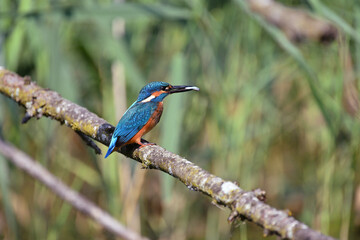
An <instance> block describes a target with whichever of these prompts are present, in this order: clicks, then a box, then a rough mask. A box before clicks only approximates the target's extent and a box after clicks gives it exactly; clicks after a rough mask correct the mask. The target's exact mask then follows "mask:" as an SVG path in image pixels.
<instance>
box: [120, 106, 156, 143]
mask: <svg viewBox="0 0 360 240" xmlns="http://www.w3.org/2000/svg"><path fill="white" fill-rule="evenodd" d="M162 111H163V103H162V102H159V105H158V107H157V109H156V110H155V112H154V113H153V115H151V117H150V119H149V121H148V122H147V123H146V124H145V125H144V127H142V128H141V129H140V131H139V132H138V133H137V134H135V136H133V137H132V138H131V139H130V140H129V141H128V142H127V143H126V144H130V143H137V144H139V145H144V144H142V143H141V137H142V136H143V135H145V134H146V133H148V132H149V131H150V130H151V129H153V127H155V126H156V124H158V122H159V121H160V117H161V114H162Z"/></svg>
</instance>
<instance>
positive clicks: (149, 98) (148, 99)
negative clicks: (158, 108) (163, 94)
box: [141, 95, 155, 103]
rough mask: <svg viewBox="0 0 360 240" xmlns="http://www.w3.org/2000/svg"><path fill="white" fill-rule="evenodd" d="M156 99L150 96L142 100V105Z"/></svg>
mask: <svg viewBox="0 0 360 240" xmlns="http://www.w3.org/2000/svg"><path fill="white" fill-rule="evenodd" d="M154 98H155V96H154V95H150V96H149V97H147V98H145V99H144V100H142V101H141V102H142V103H146V102H150V101H151V100H153V99H154Z"/></svg>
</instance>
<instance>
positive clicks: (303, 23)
mask: <svg viewBox="0 0 360 240" xmlns="http://www.w3.org/2000/svg"><path fill="white" fill-rule="evenodd" d="M237 1H238V2H240V1H243V0H237ZM246 2H247V4H248V5H249V7H250V10H251V11H252V12H253V13H256V14H258V15H260V16H261V17H263V18H264V19H265V20H266V21H267V22H269V23H271V24H273V25H275V26H277V27H278V28H280V29H281V30H282V31H283V32H284V33H285V34H286V36H287V37H288V38H289V39H290V40H292V41H293V42H303V41H305V40H312V41H318V42H322V43H328V42H332V41H334V40H335V39H336V38H337V36H338V30H337V29H336V27H335V26H334V25H333V24H331V23H330V22H328V21H325V20H323V19H320V18H318V17H314V16H312V15H310V13H309V12H308V11H305V10H302V9H298V8H292V7H287V6H284V5H282V4H281V3H278V2H277V1H274V0H246Z"/></svg>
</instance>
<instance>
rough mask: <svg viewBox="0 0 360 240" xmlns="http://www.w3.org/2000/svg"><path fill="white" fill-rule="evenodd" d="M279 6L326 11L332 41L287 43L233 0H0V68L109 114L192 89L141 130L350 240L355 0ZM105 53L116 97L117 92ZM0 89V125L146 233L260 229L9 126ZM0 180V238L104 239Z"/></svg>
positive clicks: (56, 131) (62, 210)
mask: <svg viewBox="0 0 360 240" xmlns="http://www.w3.org/2000/svg"><path fill="white" fill-rule="evenodd" d="M281 2H282V3H283V4H285V5H288V6H294V7H298V8H303V9H307V10H308V11H310V12H312V14H314V15H316V16H319V17H323V18H327V19H329V20H330V21H332V22H333V23H335V24H336V25H337V27H338V28H339V30H340V31H341V32H342V35H341V38H340V39H339V40H338V41H335V42H333V43H331V44H327V45H322V44H320V43H313V42H306V43H304V44H302V45H294V44H293V43H291V42H290V41H288V40H287V39H286V38H285V35H284V34H283V33H282V32H280V31H279V30H278V29H276V28H275V27H274V26H272V25H270V24H268V23H266V22H265V21H264V20H263V19H261V18H260V17H259V16H256V15H253V14H252V13H251V12H250V11H249V8H248V6H247V4H246V2H245V1H241V0H234V1H215V0H212V1H205V0H198V1H191V0H183V1H181V0H171V1H152V0H143V1H126V2H125V3H121V4H119V3H114V2H113V1H108V0H103V1H101V0H97V1H96V0H92V1H84V0H83V1H74V0H63V1H50V0H38V1H34V0H17V1H14V0H1V1H0V65H2V66H5V67H6V68H7V69H9V70H12V71H14V72H17V73H19V74H20V75H30V76H31V77H32V79H33V80H35V81H36V82H37V83H38V84H39V85H41V86H42V87H46V88H51V89H53V90H55V91H57V92H59V93H60V94H61V95H62V96H63V97H65V98H67V99H70V100H72V101H74V102H76V103H78V104H80V105H82V106H84V107H86V108H88V109H89V110H90V111H93V112H95V113H96V114H98V115H99V116H102V117H103V118H105V119H107V120H108V121H109V122H111V123H113V124H114V125H115V124H116V123H117V120H118V119H116V117H115V116H116V115H115V110H114V109H116V106H120V105H121V106H129V105H130V104H131V103H132V102H133V101H134V100H135V99H136V97H137V94H138V91H139V90H140V88H141V87H142V86H143V85H145V84H146V83H147V82H148V81H155V80H161V81H168V82H170V83H173V84H194V85H196V86H198V87H200V89H201V91H200V92H199V93H184V94H178V95H176V96H171V97H169V98H168V99H166V100H165V111H164V115H163V118H162V121H161V122H160V124H159V126H158V127H157V128H155V129H154V130H153V131H152V132H151V133H150V134H148V135H147V136H146V139H148V140H150V141H152V142H156V143H158V144H160V145H162V146H164V147H166V148H167V149H168V150H170V151H173V152H175V153H178V154H180V155H182V156H185V157H187V158H188V159H189V160H191V161H193V162H194V163H195V164H197V165H200V166H201V167H203V168H205V169H207V170H208V171H210V172H212V173H214V174H216V175H218V176H220V177H222V178H224V179H228V180H233V181H237V182H238V183H239V184H240V186H241V187H242V188H244V189H247V190H250V189H253V188H261V189H264V190H266V192H267V196H268V203H269V204H271V205H273V206H275V207H277V208H283V209H285V208H286V209H289V210H291V212H292V213H293V215H294V216H295V217H296V218H298V219H299V220H301V221H303V222H305V223H306V224H308V225H310V226H311V227H313V228H315V229H318V230H320V231H322V232H323V233H324V234H329V235H332V236H334V237H337V238H341V239H358V238H359V237H360V185H359V180H360V179H359V178H360V176H359V174H358V172H359V170H360V169H359V167H360V166H359V160H358V159H359V154H360V152H359V146H360V125H359V119H358V116H359V114H358V111H359V109H358V107H357V106H358V105H356V104H357V103H358V91H357V85H358V81H357V80H358V79H359V76H360V37H359V32H360V30H359V29H360V3H359V2H358V1H356V0H348V1H344V0H339V1H325V0H324V1H322V2H320V1H319V0H309V1H289V0H285V1H281ZM122 27H124V28H125V31H124V32H123V33H121V34H116V33H115V30H114V29H117V28H122ZM115 62H120V63H121V64H122V66H123V68H124V69H125V76H124V77H125V83H126V84H125V85H126V96H127V97H126V99H125V98H124V99H123V100H122V101H125V100H126V102H118V101H115V100H114V95H113V91H112V89H113V84H114V81H116V79H115V80H114V81H112V80H111V79H112V71H111V69H112V66H114V63H115ZM115 94H116V93H115ZM0 99H1V100H0V112H1V113H0V126H1V131H0V132H1V133H2V136H3V137H4V138H5V139H6V140H8V141H10V142H12V143H13V144H15V145H17V146H18V147H19V148H20V149H22V150H23V151H25V152H26V153H28V154H29V155H30V156H32V157H33V158H35V159H36V160H37V161H39V162H41V164H42V165H44V166H45V167H47V168H48V169H49V170H50V171H51V172H52V173H54V174H55V175H56V176H58V177H59V178H61V179H62V180H63V181H64V182H66V183H67V184H68V185H69V186H71V187H72V188H74V189H76V190H77V191H79V192H81V193H82V194H83V195H84V196H86V197H87V198H89V199H91V200H92V201H94V202H96V204H98V205H99V206H101V207H102V208H104V209H106V210H108V211H109V212H110V213H111V214H112V215H113V216H115V217H116V218H117V219H119V220H120V221H121V222H122V223H124V224H125V225H127V226H128V227H129V228H132V229H134V230H136V231H138V232H141V233H142V234H143V235H146V236H149V237H150V238H152V239H208V240H210V239H229V238H231V239H262V232H261V229H259V228H258V227H257V226H254V225H253V224H251V223H245V224H243V223H241V224H240V225H239V226H233V227H231V226H230V225H229V224H228V223H227V221H226V218H227V216H228V214H229V212H228V210H224V209H218V208H216V207H214V206H212V205H211V204H210V202H209V199H208V198H206V197H204V196H203V195H202V194H199V193H195V192H191V191H189V190H188V189H186V188H185V187H184V185H183V184H181V183H179V182H177V181H176V180H175V181H174V179H172V178H171V177H169V176H165V174H163V173H162V172H158V171H148V170H142V169H140V167H141V166H140V165H139V164H137V163H135V162H134V161H132V160H129V159H123V158H121V159H120V160H119V158H120V157H119V155H116V154H113V155H112V157H110V159H107V160H106V161H105V160H104V159H103V156H95V155H94V153H93V151H92V150H91V149H89V148H88V147H87V146H86V145H85V144H84V143H83V142H82V140H81V139H80V138H79V137H78V136H77V135H76V134H75V133H73V132H72V131H71V130H70V129H68V128H66V127H64V126H61V125H60V124H58V123H57V122H54V121H51V120H49V119H45V118H44V119H40V120H38V121H36V120H31V121H29V122H28V123H27V124H26V125H21V124H20V122H21V118H22V116H23V115H24V109H22V108H19V107H18V106H17V105H16V103H14V102H12V101H11V100H8V99H6V98H5V97H0ZM102 149H103V151H104V150H106V148H105V147H103V148H102ZM0 183H1V184H0V187H1V194H0V203H1V205H0V206H1V207H0V238H3V237H4V238H5V239H94V238H96V239H112V237H111V235H110V234H109V233H106V232H104V231H103V229H101V228H100V227H99V226H98V225H97V224H96V223H94V222H92V221H91V220H89V219H87V218H86V217H85V216H82V215H81V214H79V213H78V212H76V211H74V210H72V208H71V207H70V206H69V205H68V204H66V203H64V202H63V201H61V200H60V199H58V198H57V197H56V196H55V195H54V194H53V193H51V192H50V191H49V190H47V189H46V188H45V187H44V186H42V185H41V184H39V183H37V182H36V181H34V180H33V179H31V178H30V177H29V176H27V175H26V174H24V173H23V172H21V171H19V170H18V169H16V168H14V166H12V165H9V164H7V162H6V161H4V159H2V158H0ZM268 239H275V238H274V237H270V238H268Z"/></svg>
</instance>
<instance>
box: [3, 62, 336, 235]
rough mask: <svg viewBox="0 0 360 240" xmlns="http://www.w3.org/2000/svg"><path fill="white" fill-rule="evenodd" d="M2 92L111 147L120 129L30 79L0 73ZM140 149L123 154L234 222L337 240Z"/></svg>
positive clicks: (171, 158)
mask: <svg viewBox="0 0 360 240" xmlns="http://www.w3.org/2000/svg"><path fill="white" fill-rule="evenodd" d="M0 92H1V93H3V94H4V95H6V96H8V97H10V98H11V99H13V100H15V101H16V102H18V103H19V104H20V105H22V106H24V107H25V108H26V111H27V115H29V116H30V117H38V118H39V117H41V116H42V115H44V116H47V117H50V118H52V119H55V120H57V121H59V122H61V123H64V124H65V125H67V126H68V127H70V128H72V129H73V130H74V131H78V132H82V133H83V134H85V135H87V136H89V137H91V138H92V139H94V140H96V141H98V142H101V143H103V144H105V145H108V144H109V143H110V139H111V133H112V131H113V130H114V127H113V126H112V125H110V124H109V123H107V122H106V121H105V120H104V119H102V118H99V117H98V116H97V115H95V114H94V113H91V112H89V111H88V110H87V109H85V108H83V107H80V106H79V105H77V104H75V103H72V102H70V101H68V100H66V99H64V98H62V97H61V96H60V95H59V94H58V93H56V92H54V91H50V90H46V89H43V88H41V87H39V86H38V85H36V84H35V83H34V82H32V81H30V80H29V79H28V78H26V77H25V78H22V77H20V76H18V75H16V74H15V73H12V72H10V71H7V70H4V69H3V70H1V69H0ZM136 147H137V146H134V145H129V146H128V147H126V148H122V150H121V153H123V154H124V155H125V156H127V157H130V158H132V159H134V160H136V161H138V162H140V163H141V164H142V165H143V166H144V167H146V168H152V169H159V170H161V171H163V172H165V173H168V174H170V175H171V176H173V177H175V178H178V179H179V180H180V181H181V182H183V183H184V184H185V185H186V186H187V187H188V188H189V189H192V190H195V191H199V192H202V193H204V194H206V195H208V196H210V197H211V198H212V199H213V201H214V202H215V203H218V204H221V205H224V206H226V207H228V208H229V209H230V210H231V214H230V217H229V221H233V220H234V219H235V218H237V217H240V218H242V219H247V220H249V221H253V222H254V223H256V224H258V225H259V226H261V227H263V228H264V231H265V233H275V234H277V235H278V236H280V237H281V238H284V239H307V240H310V239H320V240H330V239H333V238H331V237H328V236H325V235H322V234H321V233H319V232H316V231H315V230H313V229H311V228H309V227H308V226H307V225H305V224H304V223H302V222H300V221H297V220H296V219H295V218H293V217H291V216H289V213H288V212H286V211H281V210H277V209H275V208H273V207H271V206H269V205H267V204H265V203H264V202H263V201H262V200H263V198H264V194H263V193H262V192H261V191H250V192H247V191H244V190H243V189H241V188H240V187H239V186H237V185H235V184H234V183H232V182H230V181H225V180H223V179H221V178H220V177H217V176H215V175H213V174H210V173H209V172H207V171H205V170H203V169H201V168H200V167H198V166H196V165H195V164H193V163H192V162H190V161H188V160H186V159H184V158H182V157H180V156H178V155H176V154H173V153H171V152H168V151H166V150H165V149H164V148H162V147H160V146H156V145H155V146H153V145H152V146H146V147H143V148H140V149H139V148H136Z"/></svg>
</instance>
